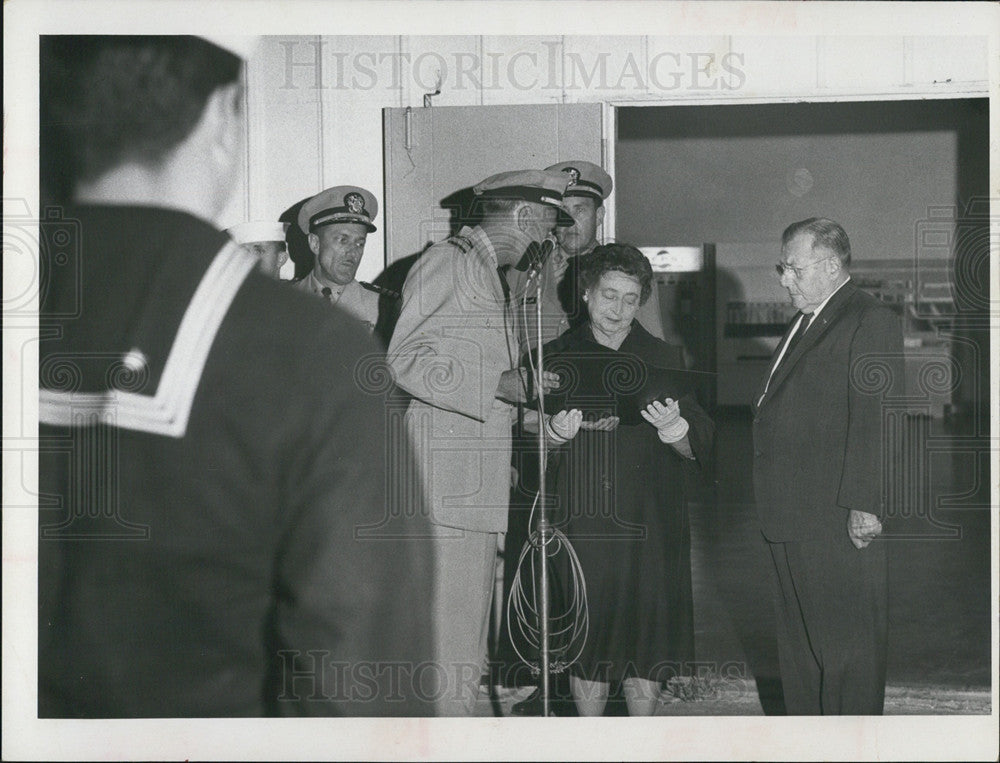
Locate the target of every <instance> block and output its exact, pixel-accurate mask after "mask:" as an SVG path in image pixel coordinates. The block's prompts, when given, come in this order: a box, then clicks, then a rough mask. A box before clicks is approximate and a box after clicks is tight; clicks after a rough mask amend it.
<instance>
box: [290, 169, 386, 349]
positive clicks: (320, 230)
mask: <svg viewBox="0 0 1000 763" xmlns="http://www.w3.org/2000/svg"><path fill="white" fill-rule="evenodd" d="M377 213H378V202H377V201H375V197H374V196H373V195H372V194H371V192H370V191H367V190H365V189H364V188H359V187H357V186H353V185H338V186H335V187H333V188H327V189H326V190H325V191H322V192H320V193H318V194H316V195H315V196H313V197H312V198H311V199H310V200H309V201H307V202H306V203H305V204H303V205H302V209H301V210H299V218H298V223H299V228H301V229H302V232H303V233H305V234H306V235H307V236H308V238H309V248H310V249H311V250H312V253H313V254H314V255H315V257H316V261H315V264H314V265H313V269H312V272H311V273H310V274H309V275H308V276H306V277H305V278H303V279H302V280H301V281H299V282H297V284H296V288H298V289H300V290H302V291H305V292H311V293H313V294H316V295H318V296H320V297H323V298H324V299H325V300H326V301H327V302H329V303H330V304H331V305H336V306H337V307H339V308H341V309H343V310H345V311H347V312H348V313H349V314H351V315H353V316H354V317H355V318H357V319H358V320H360V321H362V322H363V323H364V324H365V325H366V326H367V327H368V330H369V331H374V330H375V324H376V323H378V316H379V297H380V296H386V297H390V298H392V297H398V295H397V294H395V293H394V292H389V290H387V289H383V288H382V287H379V286H375V285H374V284H370V283H365V282H363V281H357V280H355V278H354V276H355V275H356V274H357V272H358V266H359V265H360V264H361V257H362V255H363V254H364V253H365V240H366V239H367V238H368V234H369V233H373V232H374V231H375V230H377V229H376V228H375V226H374V225H373V224H372V218H374V217H375V215H376V214H377Z"/></svg>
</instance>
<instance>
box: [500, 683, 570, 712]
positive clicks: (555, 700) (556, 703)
mask: <svg viewBox="0 0 1000 763" xmlns="http://www.w3.org/2000/svg"><path fill="white" fill-rule="evenodd" d="M510 711H511V712H512V713H513V714H514V715H520V716H522V717H527V716H539V717H540V716H541V714H542V691H541V689H535V690H534V691H533V692H531V694H529V695H528V696H527V697H526V698H525V699H522V700H521V701H520V702H515V703H514V704H513V706H512V707H511V708H510ZM549 712H550V713H551V714H552V715H558V716H561V717H563V718H568V717H573V716H575V715H576V705H575V704H574V703H573V700H570V699H562V698H560V697H550V698H549Z"/></svg>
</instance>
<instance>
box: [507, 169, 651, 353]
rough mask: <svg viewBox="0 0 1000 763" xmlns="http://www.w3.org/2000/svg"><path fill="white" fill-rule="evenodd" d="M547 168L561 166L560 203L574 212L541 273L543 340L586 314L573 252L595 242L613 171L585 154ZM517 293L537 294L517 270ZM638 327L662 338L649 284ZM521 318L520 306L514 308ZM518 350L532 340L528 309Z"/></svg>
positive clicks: (532, 321) (580, 252) (531, 344)
mask: <svg viewBox="0 0 1000 763" xmlns="http://www.w3.org/2000/svg"><path fill="white" fill-rule="evenodd" d="M546 172H560V173H562V174H563V175H565V176H566V182H567V185H566V192H565V194H564V195H563V203H564V204H565V207H566V211H567V212H569V214H570V215H572V217H573V224H572V225H570V226H566V227H562V228H559V229H558V230H557V231H556V234H555V235H556V238H557V239H558V241H559V246H557V247H556V249H555V250H554V251H553V252H552V254H551V256H550V257H549V258H548V260H547V262H546V263H545V268H544V270H543V273H542V286H543V291H542V343H543V344H544V343H545V342H548V341H551V340H552V339H555V338H556V337H557V336H559V335H560V334H562V333H563V332H564V331H566V329H568V328H570V326H575V325H576V324H577V323H578V322H579V321H581V320H584V319H585V318H586V315H587V313H586V310H584V309H583V301H582V297H581V294H580V292H579V289H578V286H577V282H576V281H577V279H576V262H575V259H574V258H576V257H580V256H582V255H585V254H588V253H589V252H591V251H593V249H594V247H596V246H597V244H598V243H599V242H598V235H597V234H598V230H599V229H600V227H601V225H602V223H603V222H604V200H605V199H607V198H608V196H610V195H611V191H612V189H613V187H614V184H613V182H612V180H611V176H610V175H609V174H608V173H607V172H605V171H604V170H603V169H602V168H601V167H599V166H598V165H596V164H594V163H592V162H587V161H583V160H574V161H569V162H559V163H558V164H553V165H552V166H550V167H547V168H546ZM512 287H513V289H514V292H515V294H517V295H518V296H519V297H521V296H524V291H525V290H527V291H528V292H529V293H528V294H527V299H528V302H529V304H531V305H533V304H534V300H535V299H536V294H535V293H534V291H533V290H534V288H535V285H534V283H526V282H525V277H524V276H521V277H520V278H518V280H517V281H516V282H515V283H514V284H512ZM636 317H637V318H638V320H639V323H641V324H642V327H643V328H644V329H646V330H647V331H648V332H649V333H651V334H652V335H653V336H655V337H657V338H659V339H662V338H663V326H662V322H661V318H660V302H659V299H658V298H657V295H656V289H655V288H654V289H653V293H652V296H651V297H650V298H649V299H648V300H647V301H646V303H645V304H644V305H643V306H642V307H641V308H640V309H639V312H638V313H637V316H636ZM518 318H519V320H520V319H521V311H518ZM518 333H519V337H518V338H519V340H520V341H521V348H522V350H527V349H528V348H529V347H531V348H533V347H534V346H535V344H536V337H537V332H536V329H535V314H534V310H533V309H529V310H528V311H527V324H526V325H525V328H524V329H523V330H520V331H519V332H518Z"/></svg>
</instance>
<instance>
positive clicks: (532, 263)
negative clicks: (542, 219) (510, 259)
mask: <svg viewBox="0 0 1000 763" xmlns="http://www.w3.org/2000/svg"><path fill="white" fill-rule="evenodd" d="M555 246H556V242H555V241H554V240H553V239H552V237H551V236H546V237H545V240H544V241H542V243H541V244H537V243H534V242H532V244H531V246H529V247H528V251H526V252H525V253H524V255H525V257H527V258H528V268H527V270H528V278H533V277H535V276H536V275H538V274H539V273H541V272H542V268H543V267H545V262H546V261H547V260H548V259H549V255H551V254H552V250H553V249H555Z"/></svg>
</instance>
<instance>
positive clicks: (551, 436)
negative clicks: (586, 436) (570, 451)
mask: <svg viewBox="0 0 1000 763" xmlns="http://www.w3.org/2000/svg"><path fill="white" fill-rule="evenodd" d="M582 422H583V412H582V411H580V410H578V409H577V408H574V409H573V410H571V411H559V413H557V414H556V415H555V416H546V417H545V436H546V438H548V440H549V442H551V443H554V444H556V445H562V443H564V442H567V441H568V440H572V439H573V438H574V437H576V433H577V432H579V431H580V424H581V423H582Z"/></svg>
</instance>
